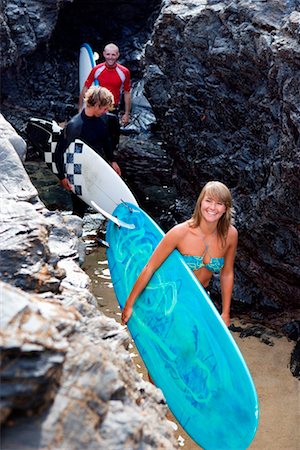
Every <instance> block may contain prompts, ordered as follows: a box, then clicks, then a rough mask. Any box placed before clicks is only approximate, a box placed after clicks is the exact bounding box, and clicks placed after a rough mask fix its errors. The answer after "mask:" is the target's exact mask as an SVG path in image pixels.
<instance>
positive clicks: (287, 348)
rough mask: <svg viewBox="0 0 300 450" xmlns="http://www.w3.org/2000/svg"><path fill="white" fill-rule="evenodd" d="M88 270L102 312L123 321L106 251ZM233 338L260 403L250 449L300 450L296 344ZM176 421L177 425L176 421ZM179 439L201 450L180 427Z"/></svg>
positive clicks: (91, 258)
mask: <svg viewBox="0 0 300 450" xmlns="http://www.w3.org/2000/svg"><path fill="white" fill-rule="evenodd" d="M84 269H85V270H86V272H87V273H88V274H89V276H90V277H91V279H92V282H93V288H92V290H93V292H94V295H95V296H96V298H97V299H98V303H99V308H100V309H101V310H102V311H103V312H104V313H105V314H106V315H107V316H109V317H113V318H115V319H116V320H117V321H120V317H121V314H120V309H119V306H118V304H117V300H116V298H115V294H114V291H113V288H112V284H111V280H110V276H109V271H108V268H107V261H106V256H105V250H104V249H103V248H99V249H97V250H95V251H94V252H93V253H91V254H90V255H88V256H87V260H86V263H85V266H84ZM233 325H235V326H236V327H240V326H241V327H242V328H245V327H246V326H247V324H246V323H244V322H243V321H240V320H238V319H235V318H233ZM232 335H233V337H234V339H235V341H236V343H237V345H238V346H239V348H240V350H241V352H242V354H243V356H244V358H245V360H246V363H247V365H248V367H249V370H250V372H251V374H252V377H253V380H254V383H255V386H256V390H257V394H258V398H259V403H260V422H259V427H258V431H257V433H256V436H255V438H254V440H253V441H252V443H251V445H250V447H248V448H249V449H250V450H300V382H299V380H297V379H296V378H295V377H293V376H292V374H291V372H290V369H289V361H290V355H291V352H292V350H293V348H294V345H295V343H294V342H290V341H288V340H287V339H286V338H285V337H271V338H270V343H271V344H272V345H267V344H266V343H264V342H262V341H261V340H260V339H259V338H257V337H254V336H250V337H245V338H241V337H240V333H239V332H233V333H232ZM134 353H137V351H135V352H134ZM134 361H135V363H136V365H137V370H138V371H139V372H140V373H141V376H143V377H144V378H145V379H147V375H146V370H145V367H144V365H143V362H142V360H141V358H140V357H139V355H137V356H135V357H134ZM171 417H172V416H170V418H171ZM173 420H174V422H176V419H173ZM176 423H177V422H176ZM177 425H178V424H177ZM176 436H177V439H178V443H179V444H180V446H181V448H183V449H184V450H198V449H199V448H201V447H199V446H198V445H197V444H196V443H195V442H194V441H193V440H192V439H191V438H190V437H189V436H188V435H187V434H186V433H185V432H184V430H182V428H181V427H180V426H179V425H178V430H177V431H176ZM220 450H222V449H220Z"/></svg>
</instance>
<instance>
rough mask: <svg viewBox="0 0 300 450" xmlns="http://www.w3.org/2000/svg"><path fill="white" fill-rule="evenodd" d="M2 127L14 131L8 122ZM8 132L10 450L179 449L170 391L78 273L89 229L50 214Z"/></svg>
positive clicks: (4, 281)
mask: <svg viewBox="0 0 300 450" xmlns="http://www.w3.org/2000/svg"><path fill="white" fill-rule="evenodd" d="M0 123H1V124H2V126H3V127H5V121H4V119H3V118H2V119H1V122H0ZM4 131H5V132H3V136H5V137H2V138H1V139H0V162H1V165H0V167H1V174H0V179H1V184H0V200H1V201H0V224H1V225H0V276H1V282H0V292H1V295H0V311H1V314H0V324H1V330H0V349H1V366H0V377H1V394H0V406H1V415H0V423H2V425H4V426H3V428H2V436H1V442H2V444H3V448H13V449H16V448H18V449H19V450H28V449H29V448H30V450H40V449H41V448H55V449H62V450H63V449H67V448H68V449H78V450H81V449H82V448H86V449H99V448H103V449H104V448H105V449H106V448H107V449H111V450H118V449H123V448H125V447H126V446H127V447H128V448H140V447H143V448H145V449H147V450H150V449H155V448H159V449H166V450H167V449H170V450H171V449H174V448H177V444H176V441H175V437H174V436H173V432H172V429H171V428H170V426H169V425H168V424H167V422H166V420H165V414H166V412H167V407H166V405H165V401H164V398H163V395H162V393H161V391H160V390H158V389H156V388H155V387H154V386H152V385H151V384H150V383H148V382H145V381H143V380H142V379H141V378H140V375H139V374H138V373H137V371H136V369H135V366H134V363H133V362H132V360H131V357H130V354H129V352H128V351H127V348H128V346H129V343H130V339H129V335H128V333H127V332H126V331H125V330H124V328H123V327H122V326H121V325H119V324H118V323H117V322H116V321H115V320H113V319H109V318H107V317H106V316H104V314H102V313H101V312H100V311H99V309H98V307H97V302H96V299H95V298H94V297H93V295H92V294H91V293H90V291H89V283H90V280H89V278H88V276H87V275H86V274H85V273H84V272H83V271H82V270H81V269H80V266H79V264H80V262H82V253H83V252H82V245H83V244H82V241H81V240H80V239H79V238H80V236H81V233H82V220H81V219H79V218H76V217H74V216H70V215H69V216H63V215H61V214H60V213H58V212H50V211H48V210H47V209H46V208H45V206H44V205H43V203H42V202H41V201H40V199H39V197H38V195H37V191H36V189H35V188H34V187H33V186H32V184H31V182H30V179H29V177H28V175H27V174H26V172H25V170H24V168H23V165H22V162H21V159H20V157H19V155H18V154H17V149H18V146H19V143H20V139H18V138H17V135H16V133H15V136H14V138H13V139H12V137H13V136H12V127H11V126H10V125H9V124H8V123H7V127H6V130H4ZM11 142H14V143H16V148H14V146H13V145H12V144H11ZM98 222H99V218H98ZM7 424H9V426H6V425H7ZM79 429H80V433H78V430H79Z"/></svg>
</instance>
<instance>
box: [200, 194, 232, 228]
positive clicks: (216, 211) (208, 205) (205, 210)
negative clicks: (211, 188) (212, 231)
mask: <svg viewBox="0 0 300 450" xmlns="http://www.w3.org/2000/svg"><path fill="white" fill-rule="evenodd" d="M225 211H226V206H225V204H224V203H223V202H222V201H221V200H218V199H216V198H212V197H210V196H209V195H205V196H204V198H203V200H202V202H201V215H202V217H203V218H204V219H205V220H207V221H208V222H218V220H219V219H220V218H221V217H222V215H223V214H224V213H225Z"/></svg>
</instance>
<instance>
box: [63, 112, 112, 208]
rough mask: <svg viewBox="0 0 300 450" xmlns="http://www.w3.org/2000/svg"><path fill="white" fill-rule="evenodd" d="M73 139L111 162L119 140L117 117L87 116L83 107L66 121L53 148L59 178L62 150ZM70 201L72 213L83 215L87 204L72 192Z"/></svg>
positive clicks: (107, 115) (108, 115) (109, 115)
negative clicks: (81, 142)
mask: <svg viewBox="0 0 300 450" xmlns="http://www.w3.org/2000/svg"><path fill="white" fill-rule="evenodd" d="M75 139H80V140H82V141H83V142H85V143H86V144H87V145H89V146H90V147H92V148H93V149H94V150H95V151H96V152H97V153H98V154H99V155H100V156H102V157H103V158H104V159H105V160H107V161H108V162H109V163H111V162H113V161H114V152H113V150H114V149H115V148H116V147H117V145H118V142H119V135H118V119H116V116H115V115H113V114H105V115H103V116H101V117H88V116H87V115H86V114H85V110H84V109H83V110H82V111H81V113H79V114H77V115H76V116H74V117H73V118H72V119H71V120H70V121H69V122H68V124H67V126H66V127H65V129H64V130H63V132H62V135H61V137H60V139H59V141H58V143H57V146H56V149H55V163H56V167H57V170H58V177H59V179H60V180H62V179H64V178H65V173H64V152H65V151H66V149H67V148H68V147H69V145H70V144H71V143H72V142H74V141H75ZM72 202H73V213H74V214H77V215H79V216H80V217H83V215H84V213H85V210H86V208H87V205H86V204H85V203H84V202H83V201H82V200H81V199H80V198H79V197H77V196H76V195H75V194H73V193H72Z"/></svg>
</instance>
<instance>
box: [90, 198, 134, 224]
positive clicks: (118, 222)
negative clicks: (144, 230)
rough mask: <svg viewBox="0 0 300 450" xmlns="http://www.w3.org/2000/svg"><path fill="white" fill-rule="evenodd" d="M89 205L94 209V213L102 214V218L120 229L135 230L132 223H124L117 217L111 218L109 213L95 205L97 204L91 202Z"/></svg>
mask: <svg viewBox="0 0 300 450" xmlns="http://www.w3.org/2000/svg"><path fill="white" fill-rule="evenodd" d="M91 204H92V206H93V208H95V210H96V211H98V212H99V213H100V214H102V216H104V217H106V219H109V220H111V221H112V222H114V223H115V224H116V225H118V227H119V228H121V227H123V228H129V229H133V228H135V225H134V224H133V223H126V222H123V220H120V219H118V218H117V217H115V216H112V215H111V214H110V213H108V212H107V211H105V210H104V209H102V208H101V207H100V206H99V205H97V203H95V202H94V201H93V200H92V201H91Z"/></svg>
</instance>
